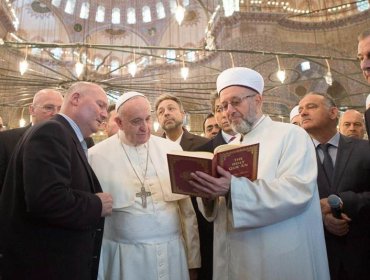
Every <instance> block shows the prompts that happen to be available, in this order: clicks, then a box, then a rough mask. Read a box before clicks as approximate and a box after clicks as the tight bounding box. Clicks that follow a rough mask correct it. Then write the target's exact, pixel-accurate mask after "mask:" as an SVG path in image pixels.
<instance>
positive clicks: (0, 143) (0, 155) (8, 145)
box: [0, 125, 31, 193]
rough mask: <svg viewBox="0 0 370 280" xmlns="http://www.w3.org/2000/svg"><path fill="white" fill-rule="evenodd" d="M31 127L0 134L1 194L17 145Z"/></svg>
mask: <svg viewBox="0 0 370 280" xmlns="http://www.w3.org/2000/svg"><path fill="white" fill-rule="evenodd" d="M30 127H31V125H28V126H25V127H20V128H15V129H10V130H5V131H2V132H0V193H1V190H2V186H3V183H4V177H5V172H6V169H7V167H8V163H9V160H10V157H11V155H12V153H13V150H14V147H15V145H16V144H17V143H18V141H19V139H21V137H22V136H23V134H24V133H25V132H26V131H27V129H29V128H30Z"/></svg>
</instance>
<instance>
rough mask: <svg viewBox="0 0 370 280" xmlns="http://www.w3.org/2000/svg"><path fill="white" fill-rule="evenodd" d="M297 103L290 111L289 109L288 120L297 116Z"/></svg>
mask: <svg viewBox="0 0 370 280" xmlns="http://www.w3.org/2000/svg"><path fill="white" fill-rule="evenodd" d="M298 107H299V106H298V105H297V106H295V107H294V108H293V109H292V111H290V116H289V117H290V122H292V119H293V118H294V117H295V116H298V115H299V112H298Z"/></svg>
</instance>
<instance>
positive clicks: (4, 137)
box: [0, 89, 63, 193]
mask: <svg viewBox="0 0 370 280" xmlns="http://www.w3.org/2000/svg"><path fill="white" fill-rule="evenodd" d="M62 102H63V96H62V94H61V93H60V92H59V91H57V90H55V89H42V90H40V91H38V92H37V93H36V94H35V96H34V97H33V101H32V104H31V105H30V106H29V112H30V116H31V124H30V125H28V126H25V127H20V128H15V129H10V130H7V131H3V132H1V133H0V193H1V189H2V185H3V182H4V177H5V172H6V169H7V167H8V162H9V160H10V157H11V155H12V153H13V150H14V148H15V145H16V144H17V143H18V141H19V139H20V138H21V137H22V135H23V134H24V133H25V132H26V131H27V130H28V129H29V128H30V127H31V126H32V125H35V124H38V123H41V122H43V121H46V120H48V119H50V118H51V117H53V116H54V115H55V114H57V113H58V112H59V110H60V108H61V106H62Z"/></svg>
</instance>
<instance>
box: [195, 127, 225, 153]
mask: <svg viewBox="0 0 370 280" xmlns="http://www.w3.org/2000/svg"><path fill="white" fill-rule="evenodd" d="M224 144H227V143H226V141H225V139H224V138H223V137H222V133H221V130H220V131H219V132H218V133H217V135H216V136H215V137H214V138H213V139H211V140H210V141H208V142H207V143H205V144H204V145H202V146H200V147H198V148H197V149H196V150H197V151H206V152H211V153H213V151H214V150H215V149H216V147H218V146H220V145H224Z"/></svg>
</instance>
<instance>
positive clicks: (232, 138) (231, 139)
mask: <svg viewBox="0 0 370 280" xmlns="http://www.w3.org/2000/svg"><path fill="white" fill-rule="evenodd" d="M235 138H236V137H235V136H233V137H231V138H230V140H229V142H227V143H230V142H231V141H233V140H234V139H235Z"/></svg>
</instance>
